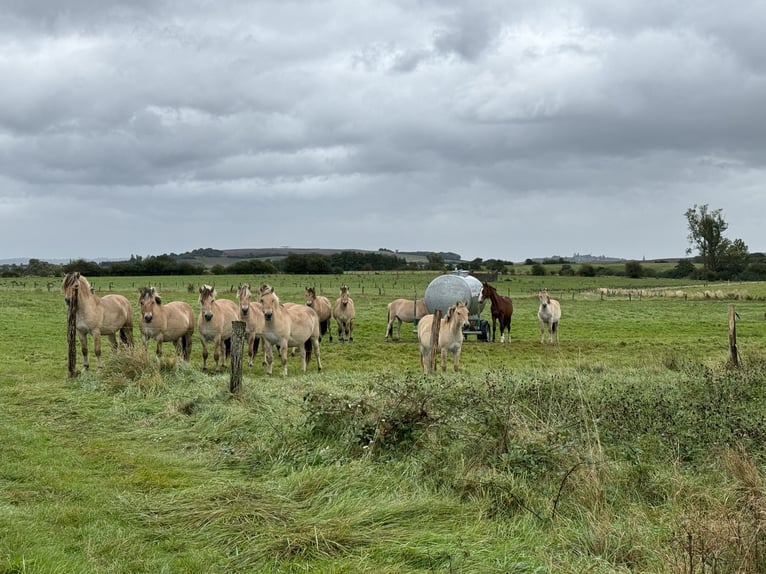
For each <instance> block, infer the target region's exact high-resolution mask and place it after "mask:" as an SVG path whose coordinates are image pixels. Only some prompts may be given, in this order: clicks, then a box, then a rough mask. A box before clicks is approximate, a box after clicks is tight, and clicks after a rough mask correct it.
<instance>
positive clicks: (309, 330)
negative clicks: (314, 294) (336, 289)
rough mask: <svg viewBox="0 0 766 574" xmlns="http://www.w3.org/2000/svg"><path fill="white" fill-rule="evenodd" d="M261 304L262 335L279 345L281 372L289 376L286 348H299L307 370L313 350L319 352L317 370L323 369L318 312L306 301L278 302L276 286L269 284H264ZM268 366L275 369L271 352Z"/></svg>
mask: <svg viewBox="0 0 766 574" xmlns="http://www.w3.org/2000/svg"><path fill="white" fill-rule="evenodd" d="M260 303H261V305H263V317H264V319H265V326H264V329H263V339H264V340H265V341H268V342H269V343H270V344H271V345H276V346H277V347H279V357H280V359H281V360H282V375H284V376H287V350H288V349H289V348H295V347H297V348H299V349H300V352H301V368H302V370H303V372H304V373H305V372H306V366H307V364H308V362H309V360H310V359H311V353H312V351H313V353H314V354H315V355H316V358H317V370H318V371H321V370H322V361H321V359H320V356H319V317H317V314H316V312H315V311H314V310H313V309H312V308H310V307H307V306H306V305H286V304H282V303H280V302H279V297H277V294H276V293H274V289H273V288H271V287H269V286H268V285H264V286H262V287H261V299H260ZM266 370H267V372H268V373H269V375H270V374H271V372H272V359H271V356H269V357H268V358H267V364H266Z"/></svg>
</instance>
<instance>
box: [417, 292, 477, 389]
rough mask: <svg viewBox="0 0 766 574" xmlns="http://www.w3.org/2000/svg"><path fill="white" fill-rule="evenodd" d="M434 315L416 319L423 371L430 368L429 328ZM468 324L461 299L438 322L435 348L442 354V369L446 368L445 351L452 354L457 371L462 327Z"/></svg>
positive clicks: (465, 308) (461, 342)
mask: <svg viewBox="0 0 766 574" xmlns="http://www.w3.org/2000/svg"><path fill="white" fill-rule="evenodd" d="M434 317H435V315H433V314H430V315H426V316H425V317H423V318H422V319H421V320H420V321H418V341H419V342H420V365H421V366H422V367H423V372H425V373H426V374H428V373H429V372H430V370H431V329H432V328H433V324H434ZM468 325H469V321H468V307H467V306H466V304H465V303H464V302H462V301H459V302H458V303H457V304H455V305H453V306H452V307H450V308H449V309H448V310H447V314H446V315H445V316H444V317H442V319H441V322H440V324H439V340H438V343H437V350H438V351H439V352H440V353H441V356H442V371H446V370H447V353H452V354H453V356H454V360H453V364H452V367H453V369H454V370H455V372H457V371H458V370H459V365H460V353H461V352H462V349H463V339H464V338H465V337H464V335H463V328H465V327H467V326H468Z"/></svg>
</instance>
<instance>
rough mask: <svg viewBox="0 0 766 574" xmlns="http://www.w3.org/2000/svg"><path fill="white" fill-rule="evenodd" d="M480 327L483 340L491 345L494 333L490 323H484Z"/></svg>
mask: <svg viewBox="0 0 766 574" xmlns="http://www.w3.org/2000/svg"><path fill="white" fill-rule="evenodd" d="M480 327H481V338H482V340H484V341H486V342H487V343H489V341H490V337H491V336H492V333H491V332H490V329H489V321H482V322H481V324H480Z"/></svg>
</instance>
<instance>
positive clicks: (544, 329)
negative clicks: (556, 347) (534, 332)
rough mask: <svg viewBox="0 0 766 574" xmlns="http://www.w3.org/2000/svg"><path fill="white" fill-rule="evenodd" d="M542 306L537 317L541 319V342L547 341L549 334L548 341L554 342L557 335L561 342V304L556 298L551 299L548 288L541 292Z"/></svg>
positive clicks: (557, 339) (557, 340)
mask: <svg viewBox="0 0 766 574" xmlns="http://www.w3.org/2000/svg"><path fill="white" fill-rule="evenodd" d="M539 298H540V307H538V309H537V318H538V319H540V342H541V343H544V342H545V335H546V333H547V334H548V342H549V343H552V342H553V335H554V334H555V335H556V343H558V342H559V321H560V320H561V305H560V304H559V302H558V301H556V299H551V298H550V295H548V290H547V289H543V290H542V291H540V293H539Z"/></svg>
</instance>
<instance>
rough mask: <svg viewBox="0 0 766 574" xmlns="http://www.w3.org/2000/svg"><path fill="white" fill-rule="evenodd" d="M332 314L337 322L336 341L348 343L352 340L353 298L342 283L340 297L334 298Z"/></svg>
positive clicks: (354, 313) (354, 314)
mask: <svg viewBox="0 0 766 574" xmlns="http://www.w3.org/2000/svg"><path fill="white" fill-rule="evenodd" d="M332 316H333V317H335V322H336V323H337V324H338V341H340V342H341V343H346V342H348V343H350V342H351V341H353V340H354V317H355V316H356V310H355V309H354V300H353V299H352V298H351V297H350V296H349V294H348V287H346V286H345V285H343V286H342V287H341V288H340V297H338V298H337V299H336V300H335V305H334V306H333V308H332Z"/></svg>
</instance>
